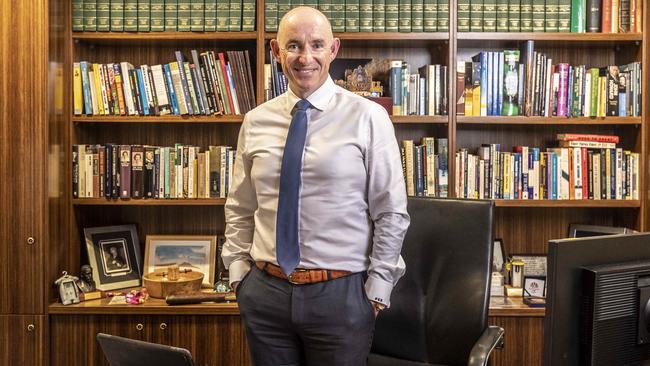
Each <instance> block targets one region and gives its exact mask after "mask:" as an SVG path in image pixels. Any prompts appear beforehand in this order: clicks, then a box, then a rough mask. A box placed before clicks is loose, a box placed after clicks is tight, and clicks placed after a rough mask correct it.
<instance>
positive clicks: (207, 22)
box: [203, 0, 217, 32]
mask: <svg viewBox="0 0 650 366" xmlns="http://www.w3.org/2000/svg"><path fill="white" fill-rule="evenodd" d="M203 13H204V14H205V18H204V19H203V29H205V31H206V32H214V31H216V30H217V0H205V2H204V3H203Z"/></svg>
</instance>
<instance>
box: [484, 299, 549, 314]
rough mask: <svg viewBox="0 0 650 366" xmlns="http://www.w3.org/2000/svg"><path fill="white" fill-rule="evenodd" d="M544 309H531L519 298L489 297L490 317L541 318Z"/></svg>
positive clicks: (544, 312) (544, 311)
mask: <svg viewBox="0 0 650 366" xmlns="http://www.w3.org/2000/svg"><path fill="white" fill-rule="evenodd" d="M544 314H546V309H545V308H531V307H530V306H528V305H526V304H524V300H523V298H521V297H502V296H496V297H490V312H489V315H490V316H519V317H543V316H544Z"/></svg>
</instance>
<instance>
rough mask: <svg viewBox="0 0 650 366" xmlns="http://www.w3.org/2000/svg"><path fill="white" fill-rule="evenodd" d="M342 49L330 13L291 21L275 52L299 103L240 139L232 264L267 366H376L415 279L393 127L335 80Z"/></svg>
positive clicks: (275, 109)
mask: <svg viewBox="0 0 650 366" xmlns="http://www.w3.org/2000/svg"><path fill="white" fill-rule="evenodd" d="M339 45H340V41H339V39H337V38H334V37H333V35H332V31H331V26H330V24H329V22H328V20H327V18H326V17H325V16H324V15H323V14H322V13H320V12H319V11H317V10H315V9H312V8H309V7H297V8H295V9H293V10H291V11H289V12H288V13H287V14H286V15H285V16H284V17H283V18H282V21H281V22H280V26H279V30H278V34H277V39H274V40H272V41H271V48H272V50H273V55H274V56H275V58H276V59H278V60H280V62H281V64H282V69H283V71H284V73H285V75H286V76H287V79H288V81H289V91H288V92H287V93H285V94H283V95H281V96H279V97H277V98H275V99H273V100H271V101H269V102H267V103H264V104H263V105H261V106H259V107H257V108H255V109H254V110H252V111H250V112H249V113H247V114H246V116H245V118H244V122H243V124H242V127H241V130H240V133H239V142H238V147H237V156H236V160H235V168H234V176H233V182H232V186H231V188H230V192H229V194H228V200H227V202H226V207H225V214H226V238H227V241H226V243H225V245H224V248H223V254H222V258H223V260H224V264H225V265H226V266H227V267H228V268H229V272H230V282H231V284H232V286H233V287H234V288H235V291H236V292H237V301H238V303H239V309H240V313H241V316H242V320H243V322H244V325H245V328H246V334H247V339H248V344H249V346H250V349H251V354H252V357H253V360H254V362H255V364H256V365H258V366H260V365H310V366H312V365H337V366H346V365H350V366H356V365H364V364H365V363H366V358H367V355H368V352H369V349H370V344H371V340H372V333H373V329H374V322H375V317H376V315H377V313H378V311H379V310H380V309H382V308H384V307H387V306H389V305H390V293H391V291H392V288H393V286H394V285H395V283H396V282H397V280H398V279H399V278H400V277H401V276H402V275H403V273H404V270H405V268H404V261H403V260H402V258H401V257H400V255H399V253H400V250H401V246H402V240H403V238H404V234H405V232H406V229H407V227H408V224H409V216H408V214H407V213H406V193H405V188H404V178H403V175H402V167H401V159H400V155H399V149H398V145H397V141H396V140H395V135H394V130H393V126H392V123H391V121H390V118H389V117H388V115H387V114H386V112H385V110H384V109H383V107H381V106H380V105H378V104H375V103H373V102H371V101H368V100H367V99H365V98H362V97H359V96H357V95H355V94H353V93H350V92H348V91H346V90H344V89H342V88H339V87H337V86H336V85H335V84H334V82H333V81H332V79H331V78H330V77H329V74H328V70H329V65H330V63H331V62H332V60H334V58H335V57H336V55H337V53H338V50H339ZM240 281H241V282H240Z"/></svg>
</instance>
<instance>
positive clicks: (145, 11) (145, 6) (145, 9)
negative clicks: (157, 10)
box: [138, 0, 151, 32]
mask: <svg viewBox="0 0 650 366" xmlns="http://www.w3.org/2000/svg"><path fill="white" fill-rule="evenodd" d="M149 31H151V1H150V0H138V32H149Z"/></svg>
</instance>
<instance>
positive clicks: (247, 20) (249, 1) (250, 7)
mask: <svg viewBox="0 0 650 366" xmlns="http://www.w3.org/2000/svg"><path fill="white" fill-rule="evenodd" d="M255 9H256V2H255V0H243V1H242V13H241V30H242V31H244V32H252V31H254V30H255Z"/></svg>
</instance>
